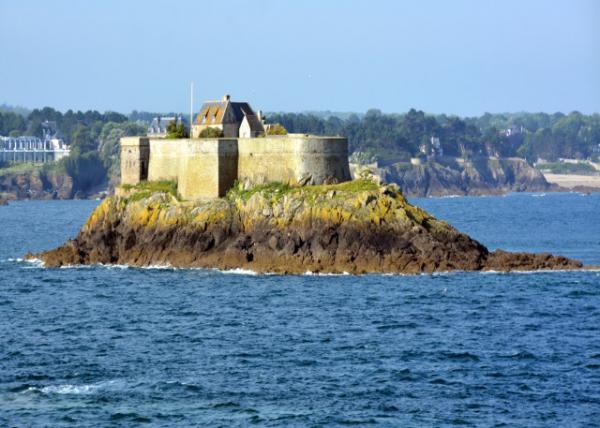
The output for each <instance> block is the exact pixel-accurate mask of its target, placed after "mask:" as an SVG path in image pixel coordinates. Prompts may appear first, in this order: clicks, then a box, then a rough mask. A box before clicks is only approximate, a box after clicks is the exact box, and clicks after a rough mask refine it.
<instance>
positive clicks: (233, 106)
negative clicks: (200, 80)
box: [194, 100, 258, 125]
mask: <svg viewBox="0 0 600 428" xmlns="http://www.w3.org/2000/svg"><path fill="white" fill-rule="evenodd" d="M226 112H227V113H228V114H227V115H225V113H226ZM244 116H249V117H248V120H249V121H250V120H251V119H250V116H256V113H254V110H252V107H250V104H248V103H243V102H233V101H229V100H223V101H207V102H205V103H204V104H203V105H202V108H201V109H200V113H198V115H197V116H196V120H195V121H194V124H196V125H222V124H224V123H241V122H242V120H244ZM257 120H258V119H257Z"/></svg>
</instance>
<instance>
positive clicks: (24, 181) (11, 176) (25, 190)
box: [0, 167, 75, 199]
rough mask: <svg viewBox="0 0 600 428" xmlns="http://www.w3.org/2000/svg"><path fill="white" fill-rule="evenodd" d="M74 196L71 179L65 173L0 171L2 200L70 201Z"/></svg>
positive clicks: (18, 170)
mask: <svg viewBox="0 0 600 428" xmlns="http://www.w3.org/2000/svg"><path fill="white" fill-rule="evenodd" d="M74 194H75V192H74V189H73V179H72V178H71V176H69V175H68V174H67V173H66V172H61V171H53V170H48V171H47V170H45V169H43V168H34V167H31V168H23V169H19V168H18V167H16V168H8V169H5V170H3V171H0V197H3V198H4V199H72V198H73V197H74Z"/></svg>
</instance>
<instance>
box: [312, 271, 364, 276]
mask: <svg viewBox="0 0 600 428" xmlns="http://www.w3.org/2000/svg"><path fill="white" fill-rule="evenodd" d="M302 275H304V276H348V275H350V273H349V272H346V271H343V272H341V273H331V272H312V271H310V270H307V271H306V272H304V273H303V274H302ZM355 276H359V275H355Z"/></svg>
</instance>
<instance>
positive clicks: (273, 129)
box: [267, 123, 288, 135]
mask: <svg viewBox="0 0 600 428" xmlns="http://www.w3.org/2000/svg"><path fill="white" fill-rule="evenodd" d="M287 134H288V131H287V129H285V128H284V127H283V125H282V124H280V123H274V124H272V125H271V126H269V128H268V129H267V135H287Z"/></svg>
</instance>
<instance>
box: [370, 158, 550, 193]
mask: <svg viewBox="0 0 600 428" xmlns="http://www.w3.org/2000/svg"><path fill="white" fill-rule="evenodd" d="M379 173H380V175H381V177H382V179H383V181H385V182H389V183H397V184H398V185H399V186H400V187H401V189H402V192H403V193H404V194H405V195H406V196H447V195H486V194H501V193H506V192H541V191H548V190H553V189H558V186H552V185H551V184H549V183H548V182H547V181H546V179H545V178H544V175H543V174H542V173H541V172H540V171H538V170H537V169H535V168H533V167H532V166H531V165H529V164H528V163H527V162H526V161H525V160H524V159H520V158H504V159H502V158H487V157H480V158H473V159H470V160H467V161H464V162H463V161H461V162H459V161H458V160H457V159H454V158H440V159H432V160H430V161H428V162H425V163H423V164H422V165H411V164H409V163H396V164H392V165H389V166H385V167H383V168H380V171H379Z"/></svg>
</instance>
